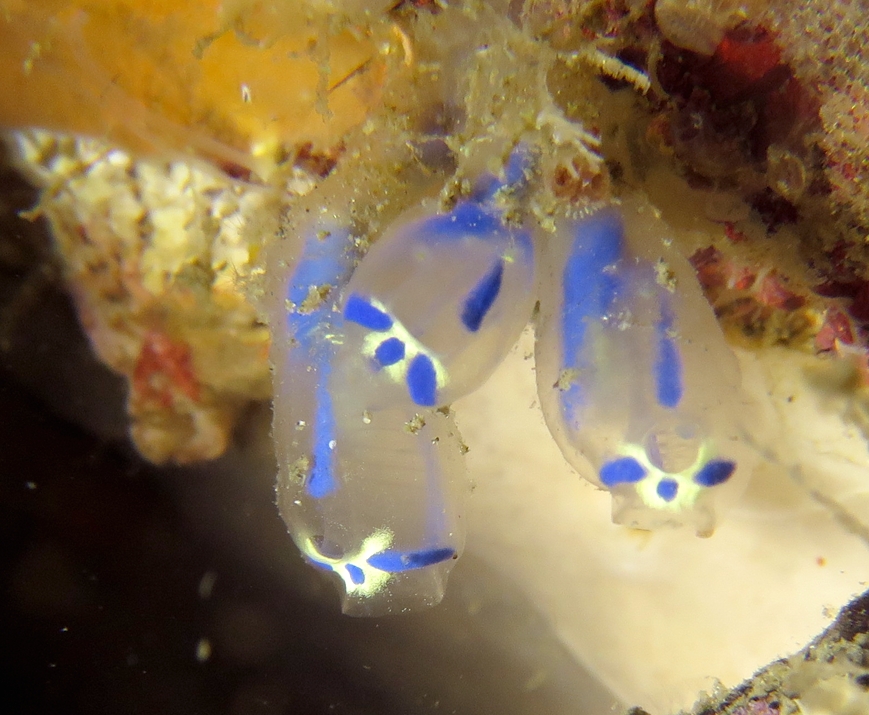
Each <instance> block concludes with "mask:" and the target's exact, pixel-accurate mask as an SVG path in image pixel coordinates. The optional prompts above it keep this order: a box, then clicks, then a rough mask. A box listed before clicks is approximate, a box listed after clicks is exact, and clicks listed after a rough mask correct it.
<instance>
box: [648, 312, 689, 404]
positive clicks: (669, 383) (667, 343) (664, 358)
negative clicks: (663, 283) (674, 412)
mask: <svg viewBox="0 0 869 715" xmlns="http://www.w3.org/2000/svg"><path fill="white" fill-rule="evenodd" d="M663 313H664V314H663V316H662V317H661V320H660V321H659V322H658V326H657V329H656V330H657V333H658V355H657V357H656V358H655V382H656V384H657V388H658V392H657V397H658V404H659V405H661V406H662V407H668V408H670V409H672V408H674V407H676V406H677V405H678V404H679V402H680V401H681V399H682V392H683V389H684V388H683V385H682V356H681V354H680V353H679V348H678V346H677V345H676V341H675V340H673V338H672V337H670V335H669V332H670V331H671V329H672V326H673V315H672V313H671V312H670V309H669V308H666V307H665V308H664V311H663Z"/></svg>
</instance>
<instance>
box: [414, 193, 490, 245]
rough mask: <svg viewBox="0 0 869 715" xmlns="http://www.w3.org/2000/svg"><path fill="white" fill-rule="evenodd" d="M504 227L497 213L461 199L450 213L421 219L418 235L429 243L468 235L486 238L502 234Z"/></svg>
mask: <svg viewBox="0 0 869 715" xmlns="http://www.w3.org/2000/svg"><path fill="white" fill-rule="evenodd" d="M503 228H504V227H503V225H502V223H501V219H500V217H499V216H498V215H497V214H495V213H493V212H492V211H487V210H486V209H484V208H483V207H482V206H480V205H479V204H477V203H475V202H473V201H460V202H459V203H458V204H456V206H455V208H453V210H452V211H450V212H449V213H447V214H443V215H442V216H432V217H431V218H429V219H426V220H425V221H421V222H420V224H419V228H418V231H417V236H418V237H419V238H420V239H421V240H422V241H424V242H427V243H438V242H439V241H447V240H453V241H455V240H461V239H463V238H467V237H468V236H471V237H473V238H480V239H483V240H485V239H488V238H491V237H493V236H497V235H500V232H501V231H502V230H503Z"/></svg>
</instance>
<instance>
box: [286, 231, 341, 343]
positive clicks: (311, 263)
mask: <svg viewBox="0 0 869 715" xmlns="http://www.w3.org/2000/svg"><path fill="white" fill-rule="evenodd" d="M354 259H355V253H354V252H353V245H352V242H351V241H350V234H349V233H348V232H347V231H346V230H344V229H342V230H340V231H339V230H336V231H331V232H329V233H327V234H326V235H325V237H324V238H320V237H319V236H318V235H314V236H310V237H309V238H308V239H307V240H306V241H305V249H304V251H303V253H302V256H301V257H300V259H299V262H298V263H297V264H296V269H295V271H293V276H292V278H291V280H290V283H289V285H288V286H287V300H288V301H289V302H290V303H292V304H293V305H295V306H300V305H302V304H303V303H304V302H305V300H306V299H307V297H308V293H309V292H310V290H311V288H319V287H322V286H340V285H342V284H343V283H344V282H346V281H347V279H348V278H349V277H350V274H351V273H352V272H353V263H354ZM297 310H298V309H297ZM297 310H292V311H290V312H289V314H288V315H287V328H288V329H289V331H290V335H292V337H293V338H295V339H296V341H297V342H299V343H300V344H301V346H302V347H303V348H304V349H305V350H307V351H308V352H309V353H311V352H315V351H318V350H319V349H320V348H321V346H322V341H321V340H319V339H318V337H317V336H318V334H319V333H320V332H321V331H320V330H319V329H320V328H321V327H322V326H324V325H326V324H329V322H330V321H334V320H335V318H336V317H338V316H334V315H333V314H332V308H331V305H330V304H329V303H328V302H327V301H323V302H321V303H320V305H319V306H317V307H316V308H315V309H314V310H312V311H310V312H308V313H299V312H297Z"/></svg>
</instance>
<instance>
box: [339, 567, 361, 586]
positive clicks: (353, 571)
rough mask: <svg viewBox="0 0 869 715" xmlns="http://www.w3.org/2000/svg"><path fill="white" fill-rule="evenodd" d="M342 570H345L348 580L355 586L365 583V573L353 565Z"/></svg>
mask: <svg viewBox="0 0 869 715" xmlns="http://www.w3.org/2000/svg"><path fill="white" fill-rule="evenodd" d="M344 568H346V569H347V573H348V574H350V580H351V581H352V582H353V583H355V584H356V585H357V586H360V585H361V584H363V583H365V572H364V571H363V570H362V569H361V568H359V567H358V566H354V565H353V564H347V565H346V566H345V567H344Z"/></svg>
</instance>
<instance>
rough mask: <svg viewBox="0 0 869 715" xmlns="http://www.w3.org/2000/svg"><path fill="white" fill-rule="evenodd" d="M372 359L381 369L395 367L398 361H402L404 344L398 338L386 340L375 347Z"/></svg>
mask: <svg viewBox="0 0 869 715" xmlns="http://www.w3.org/2000/svg"><path fill="white" fill-rule="evenodd" d="M374 357H375V359H376V360H377V362H379V363H380V364H381V365H383V367H387V366H389V365H395V363H397V362H398V361H399V360H404V342H402V341H401V340H399V339H398V338H388V339H386V340H384V341H383V342H382V343H380V345H378V346H377V348H376V349H375V351H374Z"/></svg>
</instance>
